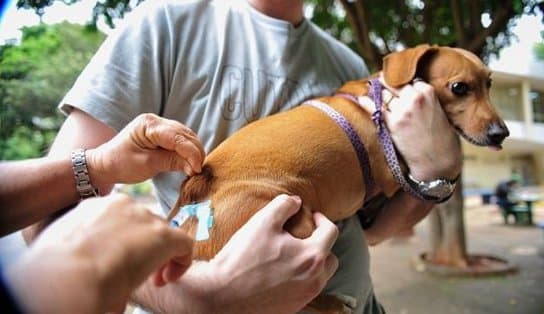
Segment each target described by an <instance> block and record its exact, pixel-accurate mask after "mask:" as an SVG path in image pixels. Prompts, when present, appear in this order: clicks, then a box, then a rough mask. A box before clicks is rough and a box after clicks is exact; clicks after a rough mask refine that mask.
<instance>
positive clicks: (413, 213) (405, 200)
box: [364, 191, 433, 245]
mask: <svg viewBox="0 0 544 314" xmlns="http://www.w3.org/2000/svg"><path fill="white" fill-rule="evenodd" d="M432 208H433V204H432V203H430V202H424V201H421V200H419V199H416V198H415V197H413V196H411V195H409V194H408V193H406V192H403V191H399V192H397V193H396V194H395V195H394V196H393V197H392V198H391V199H390V200H389V201H388V202H386V204H385V206H384V207H383V209H382V210H381V211H380V212H379V214H378V215H377V216H376V219H375V220H374V222H373V224H372V225H371V227H370V228H368V229H366V230H365V231H364V232H365V236H366V239H367V242H368V244H369V245H376V244H378V243H380V242H383V241H385V240H387V239H389V238H391V237H393V236H395V235H397V234H398V233H399V232H401V231H404V230H406V229H409V228H411V227H412V226H414V225H415V224H417V223H418V222H419V221H421V220H422V219H423V218H424V217H425V216H427V214H428V213H429V212H430V210H431V209H432Z"/></svg>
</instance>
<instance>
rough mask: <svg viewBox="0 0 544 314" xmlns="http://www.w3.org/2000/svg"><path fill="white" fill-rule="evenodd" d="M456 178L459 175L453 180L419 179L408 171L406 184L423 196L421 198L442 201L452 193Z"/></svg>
mask: <svg viewBox="0 0 544 314" xmlns="http://www.w3.org/2000/svg"><path fill="white" fill-rule="evenodd" d="M458 179H459V176H457V177H456V178H455V179H453V180H448V179H443V178H439V179H436V180H432V181H420V180H417V179H416V178H414V177H413V176H412V175H411V174H410V173H408V180H407V181H408V184H410V186H411V187H412V188H413V189H414V190H415V191H417V192H418V193H419V194H420V195H421V196H422V197H423V199H425V200H427V201H433V202H435V203H442V202H445V201H447V200H448V199H449V198H450V197H451V196H452V195H453V191H454V190H455V186H456V185H457V180H458Z"/></svg>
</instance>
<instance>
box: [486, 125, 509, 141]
mask: <svg viewBox="0 0 544 314" xmlns="http://www.w3.org/2000/svg"><path fill="white" fill-rule="evenodd" d="M509 135H510V131H508V128H507V127H506V125H504V124H502V123H499V122H493V123H491V125H490V126H489V128H488V129H487V138H489V140H490V142H491V143H492V144H501V143H502V141H503V140H504V139H505V138H506V137H507V136H509Z"/></svg>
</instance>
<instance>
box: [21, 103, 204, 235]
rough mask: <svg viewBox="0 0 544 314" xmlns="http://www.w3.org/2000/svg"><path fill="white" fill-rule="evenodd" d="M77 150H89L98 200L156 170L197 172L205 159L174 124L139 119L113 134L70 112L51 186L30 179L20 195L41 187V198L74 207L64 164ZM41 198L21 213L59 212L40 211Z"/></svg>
mask: <svg viewBox="0 0 544 314" xmlns="http://www.w3.org/2000/svg"><path fill="white" fill-rule="evenodd" d="M78 148H87V149H88V150H87V152H86V158H87V167H88V170H89V176H90V179H91V182H92V184H93V185H94V186H95V187H97V188H98V190H99V192H100V194H101V195H106V194H108V193H109V192H110V191H111V188H112V187H113V185H114V184H115V183H136V182H141V181H144V180H146V179H148V178H150V177H153V176H154V175H156V174H157V173H158V172H160V171H184V172H185V173H188V174H193V173H197V172H200V170H201V165H202V162H203V160H204V156H205V153H204V148H203V147H202V144H201V143H200V141H199V140H198V138H197V136H196V134H195V133H194V132H192V131H191V130H190V129H188V128H187V127H185V126H184V125H182V124H181V123H179V122H177V121H173V120H168V119H164V118H160V117H158V116H156V115H153V114H142V115H139V116H138V117H136V118H135V119H134V120H133V121H131V122H130V123H129V124H128V125H127V126H126V127H125V128H123V130H121V131H120V132H119V133H118V134H116V133H115V131H114V130H113V129H111V128H109V127H108V126H106V125H105V124H103V123H101V122H100V121H98V120H96V119H94V118H93V117H91V116H89V115H87V114H86V113H84V112H82V111H79V110H74V111H73V112H72V113H71V114H70V115H69V116H68V118H67V119H66V121H65V123H64V124H63V126H62V128H61V130H60V131H59V133H58V135H57V137H56V139H55V141H54V143H53V145H52V147H51V151H50V153H49V156H48V158H49V159H54V160H57V159H58V160H63V161H64V162H63V163H62V164H59V165H58V169H57V170H58V172H56V173H53V174H54V175H53V174H52V175H50V176H48V177H47V179H48V180H49V181H46V180H41V179H42V178H39V177H38V178H35V177H31V176H29V178H28V182H27V183H25V184H23V185H21V186H20V187H19V188H18V189H19V190H20V193H21V194H24V193H27V192H28V191H31V190H27V188H31V187H32V186H41V187H43V189H45V190H44V191H45V192H44V193H50V195H49V197H51V198H53V199H55V201H56V202H55V203H54V204H56V205H58V204H71V203H73V202H77V201H78V197H77V194H76V195H75V198H74V194H75V184H74V183H75V181H74V178H73V174H72V167H71V163H70V162H68V163H67V162H66V160H67V159H68V158H69V156H70V153H71V151H72V150H74V149H78ZM44 160H45V159H44ZM44 160H42V162H43V161H44ZM41 166H44V165H41ZM16 170H20V172H19V174H20V175H19V176H24V175H28V174H25V173H24V171H25V170H27V169H24V168H20V169H16ZM15 179H16V178H14V180H15ZM61 180H62V182H60V181H61ZM66 180H67V181H66ZM47 189H49V190H47ZM41 197H43V196H42V195H40V198H36V200H34V203H33V204H34V205H33V206H32V207H29V208H23V211H32V210H34V211H41V215H40V216H39V218H43V217H45V216H47V215H50V214H52V213H54V212H56V211H57V210H58V209H60V208H62V207H56V208H55V207H53V206H52V205H53V204H51V205H49V206H47V209H45V210H41V209H38V208H37V206H42V207H45V206H44V202H43V201H44V200H43V199H41ZM14 201H15V200H14ZM50 221H51V219H49V218H46V219H45V220H42V221H41V222H39V223H37V224H34V225H33V226H31V227H29V228H27V229H26V230H25V232H24V234H25V239H26V240H27V241H29V240H31V239H33V238H34V237H35V236H36V235H37V234H38V233H39V232H40V231H41V230H42V229H43V228H44V227H45V226H46V225H47V224H48V223H49V222H50Z"/></svg>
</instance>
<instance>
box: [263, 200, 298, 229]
mask: <svg viewBox="0 0 544 314" xmlns="http://www.w3.org/2000/svg"><path fill="white" fill-rule="evenodd" d="M301 204H302V200H301V199H300V197H298V196H295V195H293V196H289V195H286V194H281V195H278V196H276V197H275V198H274V199H273V200H272V201H271V202H270V203H268V204H267V205H266V206H265V207H263V209H262V210H260V211H258V212H257V213H258V214H261V215H262V218H263V219H265V221H269V224H270V225H272V226H275V227H276V228H279V229H283V225H285V223H286V222H287V220H288V219H289V218H291V217H292V216H293V215H294V214H295V213H296V212H298V211H299V209H300V206H301Z"/></svg>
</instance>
